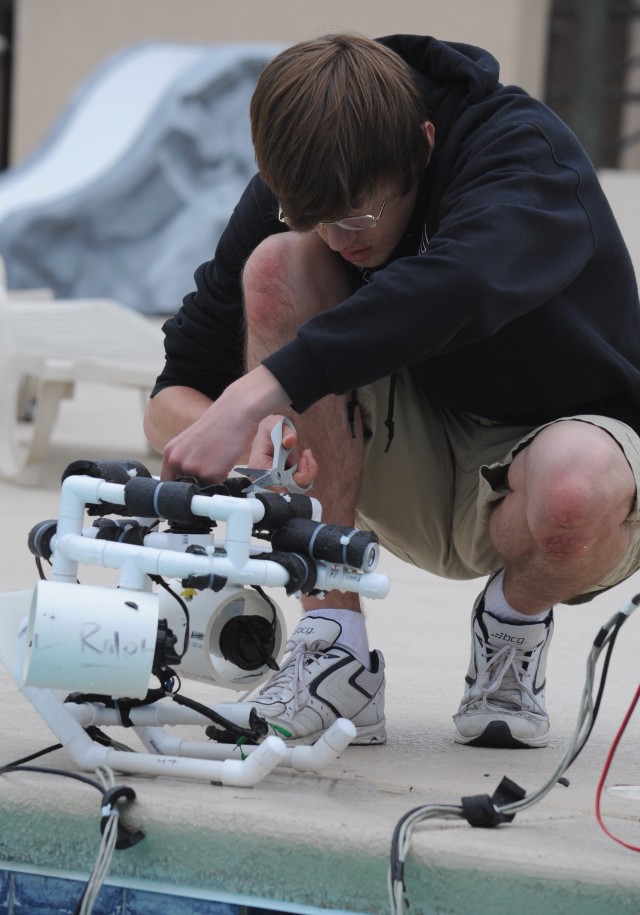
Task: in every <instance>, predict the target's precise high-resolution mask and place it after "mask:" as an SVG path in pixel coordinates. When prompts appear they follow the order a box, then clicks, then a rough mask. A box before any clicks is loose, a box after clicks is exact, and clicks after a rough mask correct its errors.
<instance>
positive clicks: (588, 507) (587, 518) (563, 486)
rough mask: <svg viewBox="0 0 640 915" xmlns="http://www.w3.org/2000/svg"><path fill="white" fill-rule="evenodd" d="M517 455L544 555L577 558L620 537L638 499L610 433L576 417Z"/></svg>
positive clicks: (535, 533)
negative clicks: (520, 460) (601, 543)
mask: <svg viewBox="0 0 640 915" xmlns="http://www.w3.org/2000/svg"><path fill="white" fill-rule="evenodd" d="M518 458H522V465H523V466H522V470H523V472H524V475H525V478H524V479H523V482H524V485H525V486H526V506H527V508H526V510H527V522H528V526H529V530H530V531H531V536H532V537H533V539H534V541H535V543H536V545H537V547H538V549H539V550H540V551H541V552H542V553H543V554H546V555H549V556H555V557H556V558H564V559H570V558H575V557H577V556H581V555H584V553H585V552H588V551H589V550H591V549H592V547H593V546H594V545H595V544H596V543H597V542H598V541H602V540H604V539H605V538H608V537H609V538H610V537H614V536H615V535H616V533H617V532H618V530H619V528H620V526H621V525H622V524H623V522H624V521H625V519H626V517H627V515H628V513H629V510H630V508H631V505H632V502H633V499H634V497H635V481H634V478H633V474H632V472H631V468H630V467H629V464H628V462H627V460H626V458H625V456H624V453H623V452H622V449H621V448H620V447H619V445H618V444H617V442H616V441H615V440H614V439H613V438H612V437H611V436H610V435H609V434H608V433H607V432H605V431H604V430H603V429H600V428H599V427H597V426H593V425H589V424H587V423H581V422H577V421H567V422H565V423H558V424H556V425H554V426H550V427H548V428H547V429H545V430H543V431H542V432H541V433H540V434H539V435H538V436H537V437H536V439H534V441H533V442H532V444H531V445H530V446H529V447H528V448H527V449H526V450H525V451H524V452H522V453H521V455H519V456H518ZM516 460H518V459H516ZM514 463H515V462H514ZM525 464H526V466H524V465H525Z"/></svg>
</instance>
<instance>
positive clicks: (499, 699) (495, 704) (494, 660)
mask: <svg viewBox="0 0 640 915" xmlns="http://www.w3.org/2000/svg"><path fill="white" fill-rule="evenodd" d="M485 647H486V651H487V664H486V667H485V670H484V672H483V677H482V682H481V683H478V684H477V688H478V689H479V690H480V695H477V694H476V695H474V696H472V697H471V698H470V699H469V700H468V701H467V702H466V703H465V710H466V709H469V708H472V707H476V708H477V707H482V708H485V709H487V710H489V711H504V710H505V708H507V709H509V708H512V709H513V710H517V711H526V712H530V713H532V714H537V715H543V716H544V717H546V714H547V713H546V710H545V707H544V705H543V704H542V703H541V702H540V700H539V699H538V697H537V696H536V695H535V694H534V693H533V691H532V690H531V689H530V688H529V687H528V686H527V685H526V683H524V682H523V680H524V677H525V664H528V663H530V661H531V656H532V652H531V651H522V650H521V649H518V648H517V647H516V646H514V645H503V646H502V647H500V648H494V646H493V645H490V644H485ZM479 679H480V678H479ZM524 697H526V699H528V700H529V703H530V704H531V706H532V707H528V708H523V699H524Z"/></svg>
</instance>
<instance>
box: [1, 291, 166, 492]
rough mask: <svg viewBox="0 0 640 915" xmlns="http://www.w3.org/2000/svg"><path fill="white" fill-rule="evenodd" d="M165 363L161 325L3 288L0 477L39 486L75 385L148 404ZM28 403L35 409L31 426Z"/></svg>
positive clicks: (111, 307) (113, 308)
mask: <svg viewBox="0 0 640 915" xmlns="http://www.w3.org/2000/svg"><path fill="white" fill-rule="evenodd" d="M163 356H164V349H163V335H162V331H161V329H160V327H159V325H158V323H154V322H152V321H150V320H149V319H148V318H145V317H143V316H142V315H140V314H138V313H137V312H134V311H132V310H131V309H129V308H126V307H125V306H123V305H121V304H120V303H119V302H115V301H113V300H111V299H97V298H96V299H67V300H64V299H47V298H46V297H43V296H42V295H36V296H34V298H33V299H30V298H28V297H27V296H26V295H25V293H24V292H22V293H21V294H20V295H19V296H13V295H12V294H10V293H8V292H7V289H6V287H5V286H4V285H3V284H2V283H0V475H2V476H3V477H5V478H6V479H9V480H12V481H14V482H16V483H27V484H33V483H36V482H37V481H38V477H39V471H40V467H41V465H42V462H43V460H44V458H45V455H46V450H47V445H48V443H49V439H50V437H51V433H52V430H53V428H54V426H55V422H56V417H57V415H58V408H59V406H60V401H61V400H62V398H65V397H72V396H73V393H74V387H75V385H76V383H78V382H83V381H90V382H93V383H98V384H116V385H126V386H128V387H131V388H137V393H138V396H140V397H141V401H142V403H143V404H144V403H145V402H146V399H147V397H148V394H149V391H150V389H151V388H152V387H153V384H154V381H155V378H156V376H157V375H158V373H159V371H160V369H161V368H162V364H163ZM27 400H28V401H33V402H34V403H35V409H34V410H33V411H32V412H33V415H32V416H31V417H30V418H29V422H24V421H22V420H24V418H25V413H26V401H27ZM29 433H30V434H29Z"/></svg>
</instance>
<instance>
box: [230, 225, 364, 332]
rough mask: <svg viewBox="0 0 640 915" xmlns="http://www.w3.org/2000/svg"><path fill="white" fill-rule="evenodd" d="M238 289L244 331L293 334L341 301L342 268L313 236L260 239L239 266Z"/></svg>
mask: <svg viewBox="0 0 640 915" xmlns="http://www.w3.org/2000/svg"><path fill="white" fill-rule="evenodd" d="M242 287H243V294H244V303H245V316H246V322H247V326H248V328H250V329H251V330H253V331H254V332H256V333H263V332H267V333H269V334H271V333H273V332H274V329H276V328H278V327H279V328H280V329H281V332H284V333H286V334H287V335H288V336H293V334H294V333H295V330H296V329H297V328H298V327H299V326H300V325H301V324H303V323H304V322H305V321H308V320H309V319H310V318H312V317H313V316H314V315H315V314H319V313H320V312H322V311H326V310H327V309H329V308H333V307H334V306H335V305H337V304H338V303H339V302H341V301H343V300H344V299H345V298H347V297H348V296H349V295H350V293H351V291H352V284H351V281H350V279H349V277H348V274H347V269H346V265H345V264H344V263H343V262H340V261H339V259H338V258H337V256H336V255H335V254H334V252H332V251H331V250H330V249H329V248H328V247H327V246H326V245H325V244H324V242H323V241H322V240H321V239H320V238H318V236H316V235H315V234H313V233H304V234H301V233H298V232H284V233H281V234H279V235H272V236H270V237H269V238H266V239H265V240H264V241H263V242H261V244H260V245H258V247H257V248H255V250H254V251H253V252H252V254H251V255H250V256H249V258H248V260H247V263H246V264H245V267H244V271H243V276H242Z"/></svg>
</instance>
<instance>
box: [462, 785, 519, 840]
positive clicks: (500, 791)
mask: <svg viewBox="0 0 640 915" xmlns="http://www.w3.org/2000/svg"><path fill="white" fill-rule="evenodd" d="M525 795H526V791H525V790H524V788H521V787H520V785H517V784H516V783H515V782H514V781H511V779H510V778H507V777H506V776H504V778H503V779H502V781H501V782H500V784H499V785H498V787H497V788H496V790H495V792H494V794H493V796H492V797H489V795H488V794H475V795H473V796H471V797H463V798H462V812H463V814H464V817H465V819H466V821H467V823H469V824H470V825H471V826H479V827H482V828H484V829H493V828H494V827H495V826H499V825H500V824H501V823H510V822H511V821H512V820H513V818H514V816H515V813H503V812H502V811H501V810H500V808H501V807H503V806H505V805H506V804H511V803H513V802H514V801H521V800H522V798H523V797H525Z"/></svg>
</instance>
